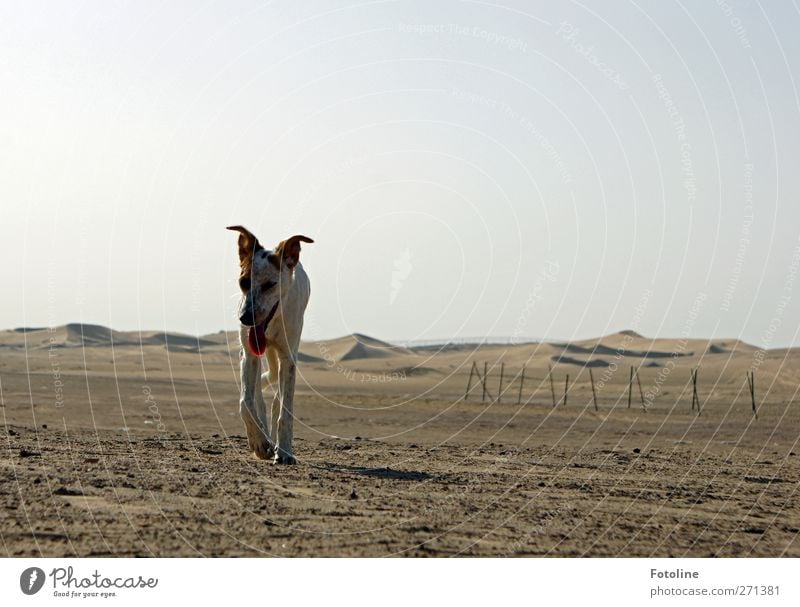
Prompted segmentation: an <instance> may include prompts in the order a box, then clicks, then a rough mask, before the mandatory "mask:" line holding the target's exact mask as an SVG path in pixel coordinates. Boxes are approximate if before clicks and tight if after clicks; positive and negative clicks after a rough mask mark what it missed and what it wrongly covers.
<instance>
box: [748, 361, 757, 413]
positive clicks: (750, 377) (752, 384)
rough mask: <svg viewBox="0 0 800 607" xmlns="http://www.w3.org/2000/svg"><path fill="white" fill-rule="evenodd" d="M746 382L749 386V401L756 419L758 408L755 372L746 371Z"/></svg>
mask: <svg viewBox="0 0 800 607" xmlns="http://www.w3.org/2000/svg"><path fill="white" fill-rule="evenodd" d="M747 383H748V385H749V386H750V403H751V404H752V407H753V417H755V418H756V419H758V409H757V408H756V372H755V371H748V372H747Z"/></svg>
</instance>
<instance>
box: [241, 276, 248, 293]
mask: <svg viewBox="0 0 800 607" xmlns="http://www.w3.org/2000/svg"><path fill="white" fill-rule="evenodd" d="M239 288H240V289H241V290H242V291H249V290H250V278H249V277H248V276H242V277H241V278H240V279H239Z"/></svg>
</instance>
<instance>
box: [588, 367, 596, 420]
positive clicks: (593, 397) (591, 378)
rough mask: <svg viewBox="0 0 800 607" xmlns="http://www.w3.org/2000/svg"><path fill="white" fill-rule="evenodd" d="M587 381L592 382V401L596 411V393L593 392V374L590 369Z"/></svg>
mask: <svg viewBox="0 0 800 607" xmlns="http://www.w3.org/2000/svg"><path fill="white" fill-rule="evenodd" d="M589 380H590V381H591V382H592V399H593V400H594V410H595V411H597V392H595V390H594V374H593V373H592V368H591V367H589Z"/></svg>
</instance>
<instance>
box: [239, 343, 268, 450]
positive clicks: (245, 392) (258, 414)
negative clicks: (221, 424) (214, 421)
mask: <svg viewBox="0 0 800 607" xmlns="http://www.w3.org/2000/svg"><path fill="white" fill-rule="evenodd" d="M241 356H242V361H241V362H242V391H241V396H240V399H239V414H240V415H241V416H242V421H243V422H244V427H245V430H246V431H247V444H248V446H249V447H250V449H251V450H252V451H253V453H255V455H256V457H258V458H259V459H269V458H271V457H273V455H274V453H275V450H274V447H273V444H272V440H271V439H270V436H269V431H268V429H267V424H266V422H267V413H266V404H265V403H264V396H263V395H262V394H261V385H260V381H259V379H260V372H261V361H260V360H259V358H258V357H257V356H254V355H253V354H251V353H250V352H248V351H247V349H246V348H243V349H242V354H241Z"/></svg>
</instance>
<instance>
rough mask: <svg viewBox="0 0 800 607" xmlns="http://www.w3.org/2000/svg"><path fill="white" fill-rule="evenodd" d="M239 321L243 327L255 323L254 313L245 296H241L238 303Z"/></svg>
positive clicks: (251, 325)
mask: <svg viewBox="0 0 800 607" xmlns="http://www.w3.org/2000/svg"><path fill="white" fill-rule="evenodd" d="M239 322H240V323H242V324H243V325H244V326H245V327H253V326H255V324H256V315H255V312H254V310H253V306H252V304H251V302H250V301H249V298H247V297H242V301H241V302H240V303H239Z"/></svg>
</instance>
